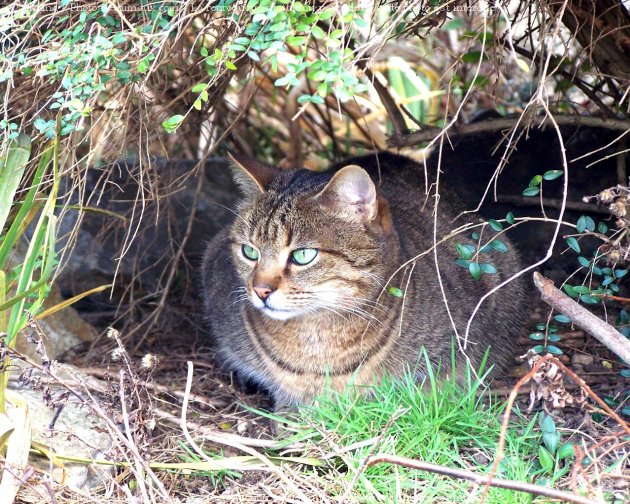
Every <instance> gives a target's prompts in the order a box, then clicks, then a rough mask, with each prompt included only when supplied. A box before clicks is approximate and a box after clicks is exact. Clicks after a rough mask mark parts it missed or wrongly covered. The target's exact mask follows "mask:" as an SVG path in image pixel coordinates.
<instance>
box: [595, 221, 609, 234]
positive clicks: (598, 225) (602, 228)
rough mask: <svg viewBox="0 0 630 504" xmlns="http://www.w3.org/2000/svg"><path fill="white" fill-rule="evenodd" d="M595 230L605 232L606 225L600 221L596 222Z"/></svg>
mask: <svg viewBox="0 0 630 504" xmlns="http://www.w3.org/2000/svg"><path fill="white" fill-rule="evenodd" d="M597 231H599V232H600V233H601V234H606V233H607V232H608V226H607V225H606V224H605V223H604V222H600V223H599V224H597Z"/></svg>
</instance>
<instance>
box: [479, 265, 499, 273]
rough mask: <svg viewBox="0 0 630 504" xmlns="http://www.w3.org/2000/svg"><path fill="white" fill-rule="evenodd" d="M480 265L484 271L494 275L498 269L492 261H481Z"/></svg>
mask: <svg viewBox="0 0 630 504" xmlns="http://www.w3.org/2000/svg"><path fill="white" fill-rule="evenodd" d="M479 266H480V267H481V271H482V272H483V273H487V274H489V275H494V274H495V273H496V272H497V269H496V268H495V267H494V266H493V265H492V264H490V263H481V264H480V265H479Z"/></svg>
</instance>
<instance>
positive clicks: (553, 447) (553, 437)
mask: <svg viewBox="0 0 630 504" xmlns="http://www.w3.org/2000/svg"><path fill="white" fill-rule="evenodd" d="M543 443H545V446H546V447H547V450H549V452H550V453H551V454H552V455H553V454H554V453H556V451H558V446H559V445H560V434H559V433H558V432H555V431H554V432H544V433H543Z"/></svg>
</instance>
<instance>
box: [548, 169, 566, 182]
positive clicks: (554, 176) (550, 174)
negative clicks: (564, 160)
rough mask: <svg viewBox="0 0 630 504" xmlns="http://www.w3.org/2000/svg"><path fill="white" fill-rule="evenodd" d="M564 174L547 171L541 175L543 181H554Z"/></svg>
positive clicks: (559, 171)
mask: <svg viewBox="0 0 630 504" xmlns="http://www.w3.org/2000/svg"><path fill="white" fill-rule="evenodd" d="M563 173H564V172H563V171H562V170H549V171H546V172H545V173H544V174H543V178H544V179H545V180H556V179H557V178H558V177H561V176H562V174H563Z"/></svg>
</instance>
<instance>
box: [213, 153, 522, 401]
mask: <svg viewBox="0 0 630 504" xmlns="http://www.w3.org/2000/svg"><path fill="white" fill-rule="evenodd" d="M238 163H239V164H240V165H241V168H242V171H237V173H236V174H235V175H236V178H237V180H238V181H239V182H240V183H241V185H242V186H243V188H244V190H245V193H246V198H245V199H244V200H243V202H242V203H241V205H240V207H239V209H238V217H237V218H236V219H235V221H234V223H233V224H232V226H231V227H230V229H228V230H226V231H225V232H224V233H221V234H220V235H219V236H217V237H215V239H214V240H213V241H212V243H211V244H210V245H209V246H208V249H207V252H206V255H205V258H204V264H203V272H202V276H203V283H204V292H203V297H204V301H205V313H206V318H207V321H208V324H209V328H210V332H211V334H212V337H213V339H214V340H215V342H216V343H217V347H218V351H219V355H220V356H221V359H222V361H223V362H224V363H225V364H226V365H227V366H228V367H229V368H230V369H233V370H236V371H237V372H238V373H239V374H240V375H241V377H243V378H246V379H252V380H254V381H255V382H257V383H259V384H261V385H263V386H264V387H266V388H267V389H268V390H269V391H270V392H271V394H272V395H273V397H274V398H275V400H276V402H277V403H279V404H286V403H301V402H305V401H309V400H312V398H313V397H314V396H315V395H317V394H319V393H321V392H322V391H323V390H324V389H325V387H326V386H327V385H328V386H331V387H332V388H333V389H336V390H340V389H343V388H344V387H345V386H347V385H348V383H350V382H351V383H354V384H355V385H359V386H360V385H365V384H370V383H373V382H374V381H376V380H378V379H379V378H380V377H382V376H383V375H384V374H392V375H394V376H401V375H402V374H403V373H404V372H405V371H410V372H412V373H415V375H416V376H417V377H418V379H421V378H422V377H424V361H423V360H422V359H421V358H420V355H421V354H420V351H421V348H422V347H424V348H425V349H426V350H427V353H428V355H429V357H430V359H431V361H432V362H433V363H435V364H437V363H441V365H442V369H446V370H448V369H450V362H451V348H452V343H451V342H452V339H453V336H454V334H455V332H454V330H453V327H452V324H451V321H450V318H449V316H448V314H447V312H446V309H445V306H444V301H443V299H442V294H441V289H440V284H439V281H438V277H437V274H436V267H435V262H434V255H433V252H432V251H430V252H429V253H428V254H425V255H424V256H423V257H422V258H421V259H419V260H418V261H416V262H415V263H410V264H409V265H407V266H405V267H403V268H402V269H401V270H400V271H399V272H398V273H396V271H397V270H398V268H399V267H400V266H401V265H402V264H404V263H405V262H406V261H408V260H409V259H411V258H413V257H415V256H417V255H418V254H421V253H423V252H425V251H427V250H429V249H430V248H431V246H432V244H433V227H434V221H433V213H432V203H433V199H431V198H429V199H428V200H427V198H426V195H425V192H424V175H423V171H422V167H420V166H419V165H418V164H416V163H414V162H413V161H411V160H409V159H407V158H404V157H401V156H396V155H393V154H388V153H381V154H379V155H378V158H377V156H376V155H370V156H365V157H363V158H356V159H352V160H349V161H347V162H345V163H342V164H339V165H337V166H334V167H333V168H332V169H331V170H330V171H328V172H326V173H323V174H318V173H313V172H308V171H306V170H292V171H279V170H277V171H275V170H274V171H272V172H270V170H273V169H270V168H269V167H265V166H264V165H260V164H257V163H254V162H249V161H247V160H243V159H239V162H238ZM348 165H357V166H359V167H361V168H363V169H364V170H365V172H367V174H369V177H370V178H371V180H372V181H373V184H372V187H375V188H376V195H374V194H373V192H372V191H373V189H371V188H370V187H369V186H370V184H371V182H369V181H370V178H366V176H365V175H362V174H365V172H363V170H360V169H359V168H357V166H355V167H353V168H349V169H348V168H345V169H344V167H347V166H348ZM336 175H338V176H336ZM366 180H367V183H366ZM440 193H441V199H440V204H439V212H438V218H437V236H438V240H439V239H440V238H441V237H443V236H445V235H446V234H448V232H449V231H450V230H451V228H452V227H453V225H452V224H451V223H450V222H451V219H452V218H453V217H454V215H455V214H456V212H457V210H458V208H457V202H456V201H455V200H454V198H453V196H452V195H449V194H446V193H445V192H444V191H443V190H441V191H440ZM353 198H355V199H353ZM427 201H428V202H427ZM484 235H485V236H484V237H483V238H485V239H486V240H487V239H489V237H490V236H492V235H494V232H492V231H490V230H487V231H485V233H484ZM469 236H470V233H468V234H467V235H465V236H464V235H460V236H459V237H457V238H456V239H455V240H454V241H450V242H447V243H445V244H443V245H440V246H438V248H437V252H438V254H437V257H438V262H439V271H440V274H441V278H442V285H443V287H444V291H445V294H446V297H447V299H448V301H449V307H450V310H451V315H452V318H453V321H454V323H455V325H456V327H457V330H458V332H459V334H460V336H463V334H464V332H465V328H466V323H467V321H468V319H469V316H470V314H471V312H472V310H473V308H474V306H475V305H476V304H477V301H478V300H479V298H480V297H481V296H482V295H483V294H484V293H486V292H487V291H489V290H490V289H491V288H492V287H493V286H495V285H497V284H498V283H499V282H500V281H502V280H503V279H504V278H506V277H507V276H509V275H511V274H512V273H514V272H515V271H517V270H518V269H519V268H520V266H521V264H520V260H519V257H518V255H517V253H516V252H515V251H514V250H513V246H512V245H511V244H510V243H509V241H508V240H507V239H505V238H504V237H503V236H502V237H501V240H502V241H503V242H504V243H506V244H507V245H508V248H509V250H508V252H506V253H499V252H496V251H495V252H492V253H489V254H483V255H481V256H480V258H482V259H481V260H483V262H491V263H492V264H494V265H495V266H496V268H497V269H498V270H499V273H498V274H494V275H491V274H484V275H482V278H481V280H479V281H475V280H473V279H472V278H471V276H470V274H469V273H468V271H467V270H466V269H465V268H462V267H460V266H458V265H456V264H455V261H456V259H457V258H458V255H457V253H456V251H455V248H454V244H455V243H473V242H472V241H470V239H469ZM243 244H251V245H252V246H255V247H256V248H257V249H258V251H259V254H260V255H259V258H258V260H257V261H251V260H249V259H247V258H246V257H244V255H243V252H242V248H241V247H242V245H243ZM302 247H308V248H314V249H317V250H319V253H318V255H317V257H316V258H315V260H314V261H313V262H312V263H311V264H309V265H307V266H299V265H296V264H293V263H291V261H290V259H289V257H290V253H291V251H292V250H295V249H298V248H302ZM391 275H394V277H393V279H392V280H391V281H390V282H389V284H387V286H396V287H399V288H400V289H401V290H403V291H404V292H405V295H404V297H402V298H399V297H394V296H392V295H390V294H388V293H387V292H386V290H385V289H384V287H386V286H385V283H386V282H387V280H388V279H389V278H390V276H391ZM254 287H256V288H257V289H258V290H261V289H263V290H266V291H267V292H268V291H273V293H272V294H271V295H270V297H269V298H268V300H267V301H268V302H269V303H270V306H271V300H272V299H273V300H274V303H275V302H276V300H277V303H278V304H279V305H280V304H281V305H282V307H283V309H284V308H286V309H288V310H290V311H289V312H282V311H280V312H277V311H273V314H274V315H273V316H274V317H275V316H278V317H284V316H285V314H286V313H290V314H291V316H290V317H289V318H288V319H287V320H278V319H277V318H272V316H269V315H268V313H269V310H271V308H265V310H267V312H266V313H264V312H263V310H262V309H260V308H257V307H256V306H255V305H254V301H255V302H257V303H258V304H260V303H261V301H259V300H258V299H257V298H255V296H256V294H255V292H254V290H253V289H254ZM523 295H524V294H523V286H522V284H521V283H520V281H517V282H515V283H514V284H511V285H510V286H508V287H507V288H504V289H502V290H500V291H499V292H498V293H497V294H494V295H493V296H491V297H490V298H489V299H487V300H486V302H485V303H484V304H483V305H482V308H481V310H480V312H479V313H478V314H477V315H476V317H475V319H474V321H473V324H472V326H471V331H470V340H469V343H468V347H467V352H466V354H467V355H468V356H469V357H470V359H471V361H472V362H473V364H474V365H478V364H479V362H480V360H481V359H482V357H483V355H484V353H485V352H486V350H487V348H488V347H491V352H490V360H491V362H493V363H495V364H497V365H498V366H501V365H503V364H504V363H505V361H506V359H507V358H509V356H510V355H511V350H512V348H513V344H514V343H515V342H516V339H517V338H518V335H519V332H520V329H521V327H522V321H523V319H524V312H525V309H524V298H523ZM274 296H275V297H274ZM458 367H459V368H461V366H458Z"/></svg>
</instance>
